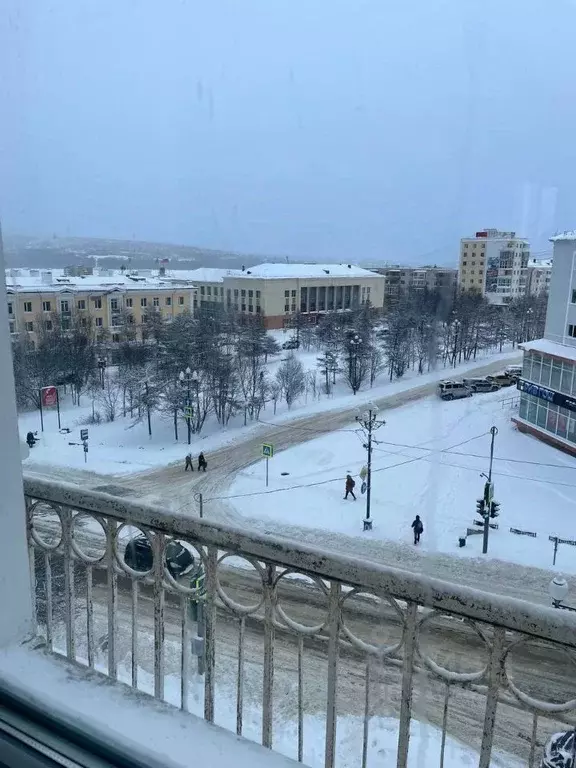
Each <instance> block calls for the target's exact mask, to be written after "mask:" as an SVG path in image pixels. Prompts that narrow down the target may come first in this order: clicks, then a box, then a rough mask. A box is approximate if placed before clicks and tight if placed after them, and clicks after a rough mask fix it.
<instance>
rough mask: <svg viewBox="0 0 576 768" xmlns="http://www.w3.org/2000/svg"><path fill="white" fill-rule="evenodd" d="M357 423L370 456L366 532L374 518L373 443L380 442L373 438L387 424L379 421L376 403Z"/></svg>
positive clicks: (382, 420)
mask: <svg viewBox="0 0 576 768" xmlns="http://www.w3.org/2000/svg"><path fill="white" fill-rule="evenodd" d="M356 421H357V422H358V423H359V424H360V427H361V429H362V432H363V434H364V437H365V440H366V442H364V443H363V447H364V448H365V449H366V452H367V454H368V462H367V465H366V470H367V472H366V517H365V518H364V521H363V523H364V530H365V531H371V530H372V518H371V517H370V502H371V499H372V443H373V442H378V441H377V440H375V439H374V438H373V432H375V431H376V430H377V429H380V427H383V426H384V425H385V424H386V422H385V421H384V419H381V420H378V406H377V405H375V404H374V403H368V405H367V407H366V410H365V411H363V412H361V413H359V414H358V415H357V416H356Z"/></svg>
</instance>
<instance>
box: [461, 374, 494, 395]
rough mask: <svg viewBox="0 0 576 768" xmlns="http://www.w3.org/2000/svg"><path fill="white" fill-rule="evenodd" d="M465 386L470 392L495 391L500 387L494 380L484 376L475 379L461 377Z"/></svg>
mask: <svg viewBox="0 0 576 768" xmlns="http://www.w3.org/2000/svg"><path fill="white" fill-rule="evenodd" d="M462 381H463V382H464V384H465V386H467V387H469V388H470V389H471V390H472V392H496V391H497V390H498V389H500V387H499V386H498V384H496V383H495V382H494V381H490V380H489V379H487V378H486V377H485V376H482V377H479V378H475V379H462Z"/></svg>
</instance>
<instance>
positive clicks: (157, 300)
mask: <svg viewBox="0 0 576 768" xmlns="http://www.w3.org/2000/svg"><path fill="white" fill-rule="evenodd" d="M152 304H153V305H154V306H155V307H159V306H160V299H159V298H158V296H154V298H153V299H152Z"/></svg>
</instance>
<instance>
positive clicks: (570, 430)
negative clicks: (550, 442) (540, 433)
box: [518, 392, 576, 443]
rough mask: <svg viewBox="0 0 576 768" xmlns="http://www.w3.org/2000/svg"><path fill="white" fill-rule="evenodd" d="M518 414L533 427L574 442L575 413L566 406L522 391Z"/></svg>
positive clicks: (575, 440)
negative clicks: (548, 401)
mask: <svg viewBox="0 0 576 768" xmlns="http://www.w3.org/2000/svg"><path fill="white" fill-rule="evenodd" d="M518 415H519V416H520V418H521V419H524V421H527V422H528V423H529V424H533V425H534V426H535V427H540V428H541V429H545V430H546V431H547V432H550V433H551V434H553V435H556V436H557V437H561V438H563V439H564V440H569V441H570V442H571V443H576V413H573V412H572V411H569V410H567V409H566V408H561V407H560V406H559V405H556V404H555V403H547V402H546V401H545V400H542V399H541V398H539V397H534V396H533V395H528V394H526V393H524V392H523V393H522V396H521V397H520V409H519V413H518Z"/></svg>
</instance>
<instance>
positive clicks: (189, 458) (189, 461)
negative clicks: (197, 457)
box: [184, 453, 194, 472]
mask: <svg viewBox="0 0 576 768" xmlns="http://www.w3.org/2000/svg"><path fill="white" fill-rule="evenodd" d="M189 469H191V470H192V472H194V464H192V454H191V453H189V454H188V455H187V456H186V466H185V467H184V472H188V470H189Z"/></svg>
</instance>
